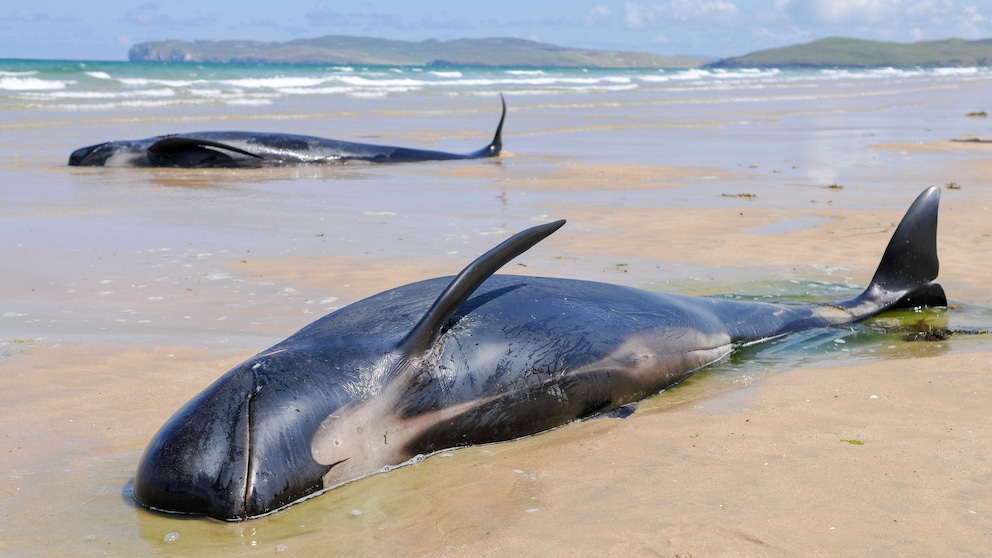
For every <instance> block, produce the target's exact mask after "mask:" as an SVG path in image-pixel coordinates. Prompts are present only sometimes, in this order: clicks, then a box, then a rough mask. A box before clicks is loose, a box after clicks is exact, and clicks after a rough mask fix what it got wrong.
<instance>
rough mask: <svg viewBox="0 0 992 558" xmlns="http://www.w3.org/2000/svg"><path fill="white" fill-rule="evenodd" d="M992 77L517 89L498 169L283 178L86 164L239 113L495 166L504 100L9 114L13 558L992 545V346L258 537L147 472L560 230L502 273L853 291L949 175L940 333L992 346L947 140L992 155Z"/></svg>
mask: <svg viewBox="0 0 992 558" xmlns="http://www.w3.org/2000/svg"><path fill="white" fill-rule="evenodd" d="M913 80H916V81H913ZM984 85H985V83H984V82H973V81H969V80H961V81H960V82H955V81H932V82H931V81H927V80H926V79H923V78H899V79H893V80H891V81H886V82H884V83H881V82H878V83H876V82H867V81H866V82H859V83H852V84H849V85H845V86H844V87H840V86H838V87H837V89H836V91H834V90H833V89H832V90H831V91H833V92H836V93H837V94H836V95H833V96H829V95H828V96H826V97H809V98H807V97H806V96H805V95H806V94H807V93H808V88H807V87H805V85H800V86H792V85H790V84H788V83H781V84H778V85H777V86H776V88H774V89H772V88H770V87H764V88H753V87H752V88H745V89H740V90H733V91H729V92H727V91H723V92H721V91H720V90H716V89H714V90H712V91H709V90H708V91H706V92H705V93H704V94H702V93H701V94H698V95H696V96H695V97H694V101H693V102H689V101H687V100H685V99H688V98H689V96H686V97H685V98H683V97H679V99H682V100H683V101H684V102H679V103H674V104H671V103H670V104H666V101H667V100H669V99H670V97H667V96H666V95H665V94H663V93H652V94H647V93H644V92H638V91H636V90H635V91H630V90H618V91H606V92H592V93H589V92H567V93H558V94H550V93H543V94H541V95H524V94H523V93H521V94H520V95H517V96H513V95H507V104H508V106H509V113H508V116H507V127H506V130H505V135H504V141H505V145H506V149H507V151H508V153H507V154H506V155H505V156H504V157H501V158H498V159H496V160H492V161H465V162H460V161H459V162H432V163H424V164H416V165H406V166H403V165H393V166H372V165H359V166H348V167H344V168H339V167H327V168H294V169H261V170H257V171H231V170H217V169H213V170H177V169H74V168H69V167H66V166H65V160H66V158H67V157H68V154H69V153H70V152H71V151H72V150H73V149H75V148H77V147H81V146H83V145H90V144H93V143H97V142H99V141H105V140H110V139H123V138H128V137H146V136H151V135H157V134H161V133H168V132H170V131H180V130H178V129H175V130H173V128H172V127H176V128H183V129H190V128H194V127H195V128H197V129H208V128H210V127H216V126H220V127H224V128H227V127H228V125H232V123H233V124H237V125H238V127H243V126H251V127H254V128H258V129H280V130H285V131H293V132H294V133H308V134H314V135H324V136H331V137H335V136H337V137H340V138H341V139H358V140H359V141H363V140H364V141H369V139H370V138H371V139H375V140H376V141H382V143H391V144H403V145H410V146H420V147H424V148H432V149H433V148H441V149H445V150H451V151H468V150H471V149H473V148H476V147H478V146H477V145H476V144H477V143H478V144H480V145H481V143H484V142H485V141H488V138H487V136H489V135H490V134H491V130H490V128H491V127H492V126H493V125H494V123H495V121H494V115H495V113H494V111H495V110H496V106H497V105H495V104H494V103H495V101H496V99H497V98H496V97H495V96H493V95H489V96H484V95H478V96H455V97H453V99H444V100H443V103H441V102H440V101H438V99H437V97H435V96H433V94H431V95H426V94H425V95H418V94H417V93H416V92H413V93H405V94H398V95H396V96H394V97H391V98H386V99H377V100H369V99H361V100H355V99H350V100H349V99H346V100H344V101H342V105H345V106H347V110H344V109H341V110H340V111H339V110H331V109H328V108H327V107H326V106H325V105H326V101H324V100H321V99H316V98H310V97H307V98H290V99H288V100H286V99H284V100H277V101H276V102H274V104H273V105H271V106H266V107H262V108H258V107H255V108H252V109H247V108H233V109H232V108H230V107H213V108H211V107H206V108H201V109H197V110H196V111H194V113H195V114H193V116H194V117H195V118H194V119H193V120H183V118H182V117H183V114H184V113H183V110H182V109H177V108H165V109H160V110H159V111H151V112H149V113H148V114H146V115H144V116H139V115H137V113H132V112H129V111H128V110H127V109H120V110H112V111H108V112H105V113H95V112H67V111H56V110H50V109H46V110H37V111H35V112H31V111H29V110H19V111H15V112H11V114H16V118H12V119H10V120H7V121H6V124H5V125H4V126H5V128H4V129H5V130H7V131H8V132H10V133H9V134H8V135H7V137H6V139H4V140H3V141H0V172H2V173H3V176H4V181H3V182H4V186H3V188H4V194H5V195H4V203H3V205H2V206H0V235H2V237H3V238H6V239H9V240H8V242H6V243H4V244H3V245H2V246H0V257H2V258H3V260H4V261H5V262H8V265H7V266H5V274H4V275H5V278H4V280H3V281H2V282H0V408H3V409H4V411H3V417H4V420H3V421H0V423H2V426H0V435H2V437H3V439H4V451H3V452H2V453H0V468H2V469H3V470H4V471H5V473H4V476H3V477H2V480H0V554H4V555H10V556H36V555H46V554H54V553H64V554H69V555H76V556H89V555H105V554H110V555H134V554H139V555H147V554H163V555H172V554H176V555H180V554H181V555H184V556H216V555H221V554H229V553H230V552H232V551H235V552H238V553H239V554H246V555H271V554H273V553H279V554H284V555H290V556H293V555H305V554H313V553H314V552H318V553H326V552H327V550H328V549H334V551H335V552H338V553H341V554H347V555H363V556H373V555H383V554H396V553H397V552H400V553H402V554H405V555H410V556H427V555H431V556H434V555H451V556H510V555H520V554H521V553H524V554H536V553H541V554H555V553H562V552H569V553H572V554H574V553H581V554H597V555H605V556H619V555H629V554H630V553H631V552H634V553H637V554H643V553H648V552H653V553H656V554H659V555H663V556H675V555H683V556H684V555H696V556H712V555H716V556H739V555H741V554H757V555H766V556H777V555H782V556H786V555H797V554H801V555H809V554H814V555H864V554H869V553H876V554H883V555H905V554H938V553H940V554H975V553H980V552H982V551H984V549H985V548H986V547H987V546H988V543H989V539H990V537H992V509H989V507H988V504H987V503H986V501H985V495H986V494H987V492H988V486H989V483H990V482H992V465H990V459H989V458H990V455H992V442H990V440H992V436H990V434H992V432H990V429H992V423H990V422H989V420H988V418H987V416H986V415H987V409H988V408H989V403H990V399H992V389H990V387H992V376H990V366H992V365H989V362H990V358H989V356H990V355H992V344H990V341H989V340H988V339H986V338H985V337H984V336H981V335H973V336H969V335H964V336H959V337H958V336H952V337H951V338H950V339H948V340H944V341H939V342H932V343H909V342H903V341H901V340H899V339H898V338H884V339H881V340H878V339H876V338H870V339H869V341H868V342H864V341H859V342H858V343H857V346H855V343H854V342H853V341H852V340H850V339H848V340H847V342H846V343H844V342H837V341H835V340H834V338H830V339H829V340H828V341H827V342H825V343H824V345H825V346H827V347H828V348H826V349H822V350H818V351H810V352H804V351H802V350H799V349H796V348H794V349H793V350H792V351H791V352H789V354H788V355H787V357H786V358H784V359H782V360H776V359H773V358H770V357H769V356H767V355H763V354H760V353H757V354H753V355H743V356H742V358H741V359H739V360H734V359H731V360H730V361H728V362H725V363H723V364H721V365H719V366H718V367H716V368H715V369H714V370H712V371H708V372H705V373H703V374H700V375H698V376H696V377H694V378H693V379H691V380H690V381H688V382H686V383H685V384H684V385H681V386H678V387H677V388H675V389H673V390H671V391H670V392H666V393H663V394H661V395H659V396H656V397H653V398H650V399H648V400H646V401H644V402H642V404H641V405H640V407H639V408H638V410H637V411H636V412H635V413H634V414H633V415H632V416H631V417H629V418H627V419H624V420H618V419H598V420H591V421H585V422H581V423H575V424H571V425H567V426H565V427H562V428H559V429H557V430H554V431H552V432H549V433H545V434H541V435H538V436H534V437H531V438H527V439H523V440H517V441H514V442H509V443H505V444H497V445H492V446H483V447H473V448H465V449H459V450H454V451H451V452H444V453H442V454H440V455H435V456H432V457H430V458H428V459H426V460H424V461H422V462H419V463H417V464H414V465H410V466H407V467H403V468H399V469H396V470H393V471H390V472H388V473H385V474H381V475H376V476H373V477H370V478H367V479H364V480H361V481H358V482H355V483H352V484H349V485H346V486H344V487H341V488H338V489H335V490H333V491H331V492H329V493H326V494H324V495H321V496H319V497H316V498H313V499H311V500H308V501H306V502H304V503H301V504H298V505H294V506H292V507H290V508H289V509H287V510H284V511H281V512H279V513H277V514H274V515H272V516H268V517H265V518H261V519H258V520H254V521H250V522H245V523H231V524H227V523H221V522H216V521H208V520H180V519H175V518H169V517H163V516H159V515H156V514H152V513H149V512H147V511H145V510H142V509H138V508H136V506H135V505H134V503H133V501H131V500H130V494H129V482H130V480H131V478H132V476H133V474H134V468H135V466H136V464H137V460H138V458H139V456H140V454H141V451H142V450H143V449H144V447H145V445H146V444H147V443H148V440H149V439H150V438H151V436H152V435H153V434H154V432H155V431H156V430H157V429H158V427H159V426H161V425H162V424H163V423H164V422H165V420H166V419H167V418H168V417H169V416H170V415H171V414H172V413H173V412H175V411H176V410H177V409H178V408H179V407H180V406H181V405H183V404H184V403H185V402H186V401H188V400H189V399H190V398H191V397H192V396H193V395H195V394H196V393H198V392H199V391H200V390H202V389H203V388H204V387H206V386H207V385H208V384H209V383H210V382H211V381H213V380H214V379H216V378H217V377H219V376H220V375H221V374H223V373H224V372H225V371H227V370H228V369H230V368H232V367H233V366H235V365H236V364H238V363H239V362H241V361H243V360H245V359H247V358H249V357H250V356H251V355H253V354H255V353H257V352H260V351H262V350H264V349H265V348H266V347H269V346H271V345H272V344H274V343H276V342H278V341H280V340H282V339H284V338H285V337H287V336H289V335H290V334H292V333H293V332H295V331H296V330H297V329H299V328H301V327H303V326H305V325H306V324H308V323H310V322H312V321H314V320H316V319H317V318H319V317H321V316H323V315H325V314H326V313H328V312H330V311H332V310H334V309H336V308H339V307H341V306H344V305H346V304H348V303H351V302H354V301H356V300H359V299H361V298H363V297H365V296H368V295H371V294H374V293H376V292H379V291H382V290H384V289H387V288H390V287H393V286H397V285H400V284H404V283H408V282H412V281H416V280H419V279H424V278H428V277H434V276H441V275H450V274H453V273H456V272H457V271H459V270H460V269H461V268H462V267H463V266H464V265H465V264H467V263H468V262H469V261H471V260H472V259H473V258H474V257H475V256H477V255H478V254H480V253H482V252H484V251H485V250H486V249H488V248H489V247H491V246H493V245H495V244H496V243H498V242H499V241H501V240H503V239H504V238H506V237H508V236H509V235H511V234H513V233H514V232H516V231H518V230H521V229H523V228H526V227H527V226H530V225H533V224H536V223H538V222H544V221H550V220H552V219H557V218H567V219H568V224H567V225H566V226H565V227H564V228H563V229H561V230H560V231H559V232H557V233H555V234H554V235H552V236H551V237H549V238H548V239H547V240H545V241H543V242H541V243H540V244H539V245H537V246H536V247H534V248H533V249H532V250H530V251H528V252H527V253H526V254H524V255H523V256H521V257H520V258H518V259H517V260H514V262H511V263H510V264H509V265H507V266H506V268H505V269H504V270H502V271H501V272H506V273H517V274H532V275H546V276H554V277H573V278H580V279H589V280H597V281H604V282H610V283H618V284H623V285H629V286H634V287H638V288H646V289H652V290H663V291H670V292H677V293H682V294H693V295H718V294H726V293H733V294H740V295H745V296H757V297H766V296H767V297H771V296H786V297H793V298H795V297H803V296H813V295H815V296H818V297H822V296H824V295H825V294H827V293H830V292H834V291H836V292H838V293H844V294H847V295H849V294H853V293H856V292H857V291H858V289H859V288H863V287H864V286H865V285H866V284H867V282H868V281H869V279H870V278H871V274H872V273H873V271H874V269H875V266H876V265H877V263H878V260H879V258H880V256H881V253H882V250H884V248H885V245H886V242H887V241H888V238H889V235H890V234H891V232H892V230H893V228H894V226H895V224H896V223H897V222H898V220H899V218H900V217H901V216H902V214H903V213H904V211H905V210H906V208H907V207H908V206H909V204H910V203H911V202H912V200H913V199H914V198H915V197H916V195H917V194H919V192H920V191H922V190H923V189H924V188H926V187H928V186H931V185H939V186H941V191H942V200H941V210H940V216H939V220H940V222H939V228H938V251H939V254H940V258H941V274H940V278H939V282H940V283H941V284H942V285H944V287H945V289H946V290H947V293H948V296H949V298H950V300H951V302H952V305H953V307H952V308H951V309H949V310H947V311H946V312H944V313H941V314H940V319H941V320H946V322H947V323H948V324H949V325H950V326H951V327H955V326H969V327H970V326H981V325H984V326H992V310H990V309H992V289H990V280H989V278H988V277H989V264H988V260H987V259H986V258H984V257H983V255H984V254H987V253H990V252H992V219H990V218H989V211H990V209H989V208H990V207H992V179H990V178H989V177H992V160H990V159H989V154H990V151H989V149H990V147H989V146H988V145H984V144H980V143H961V142H951V141H949V140H952V139H955V138H964V137H990V136H992V131H990V130H988V122H987V121H986V120H981V119H975V118H969V117H967V116H966V114H967V113H968V112H970V111H973V110H977V109H983V108H987V107H984V106H980V105H981V103H983V102H987V101H984V98H985V97H986V95H985V91H986V89H985V88H984ZM671 95H673V96H675V95H677V93H672V94H671ZM422 103H427V104H426V105H422ZM442 105H444V106H442ZM372 106H376V107H378V109H377V110H375V111H368V112H363V111H359V110H355V109H357V108H361V107H365V108H368V107H372ZM420 106H426V107H427V108H426V109H418V107H420ZM322 107H323V108H322ZM447 109H450V110H451V111H454V113H450V112H445V110H447ZM8 112H9V111H8ZM142 114H144V113H142ZM315 115H320V117H319V118H318V117H317V116H315ZM330 116H336V117H338V118H330ZM289 117H293V118H289ZM329 120H330V121H332V122H333V123H334V124H336V125H338V126H339V127H340V128H339V129H341V130H346V132H347V134H348V137H342V136H341V134H332V133H330V132H329V131H327V130H326V129H325V128H326V124H327V121H329ZM167 128H168V129H167ZM386 140H388V141H386ZM460 147H465V149H460ZM810 293H812V294H810ZM838 338H839V337H838ZM839 339H841V340H842V341H844V339H843V338H839ZM813 353H815V354H813ZM743 357H748V358H743Z"/></svg>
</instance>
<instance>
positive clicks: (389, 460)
mask: <svg viewBox="0 0 992 558" xmlns="http://www.w3.org/2000/svg"><path fill="white" fill-rule="evenodd" d="M939 197H940V190H939V189H938V188H937V187H932V188H930V189H928V190H926V191H925V192H923V193H922V194H921V195H920V196H919V197H918V198H917V199H916V201H915V202H914V203H913V205H912V207H910V208H909V211H908V212H907V213H906V215H905V217H904V218H903V220H902V222H901V223H900V224H899V226H898V227H897V228H896V230H895V233H894V234H893V236H892V239H891V240H890V242H889V244H888V247H887V248H886V249H885V252H884V254H883V256H882V259H881V263H880V264H879V266H878V269H877V271H876V272H875V275H874V277H873V279H872V281H871V284H870V285H869V286H868V288H867V289H866V290H865V291H864V292H863V293H861V294H859V295H857V296H855V297H853V298H851V299H849V300H842V301H838V302H834V303H830V304H814V305H809V306H790V305H782V304H770V303H763V302H747V301H735V300H725V299H718V298H700V297H689V296H678V295H671V294H662V293H656V292H647V291H642V290H638V289H633V288H628V287H622V286H617V285H610V284H606V283H598V282H589V281H578V280H570V279H554V278H541V277H526V276H517V275H494V272H496V271H497V270H498V269H499V268H500V267H502V266H503V265H504V264H506V263H507V262H509V261H510V260H511V259H513V258H515V257H516V256H518V255H520V254H522V253H523V252H525V251H526V250H528V249H529V248H530V247H532V246H533V245H535V244H536V243H538V242H540V241H541V240H542V239H544V238H545V237H547V236H548V235H550V234H551V233H553V232H554V231H555V230H557V229H558V228H559V227H561V226H562V225H563V224H564V221H557V222H553V223H548V224H544V225H540V226H537V227H534V228H531V229H528V230H525V231H523V232H521V233H518V234H517V235H515V236H513V237H511V238H509V239H508V240H506V241H505V242H503V243H502V244H500V245H499V246H497V247H495V248H493V249H492V250H490V251H489V252H487V253H485V254H484V255H482V256H481V257H479V258H478V259H476V260H475V261H473V262H472V263H471V264H469V266H468V267H466V268H465V269H464V270H463V271H462V272H461V273H460V274H459V275H457V276H456V277H454V278H452V277H441V278H436V279H428V280H425V281H420V282H417V283H412V284H409V285H404V286H401V287H397V288H395V289H392V290H388V291H385V292H383V293H380V294H377V295H374V296H372V297H369V298H367V299H365V300H362V301H359V302H356V303H354V304H351V305H349V306H346V307H344V308H342V309H340V310H337V311H335V312H333V313H332V314H330V315H328V316H325V317H324V318H321V319H319V320H317V321H316V322H314V323H312V324H310V325H309V326H307V327H305V328H303V329H302V330H300V331H299V332H297V333H296V334H294V335H292V336H291V337H289V338H288V339H286V340H285V341H283V342H281V343H279V344H277V345H275V346H273V347H271V348H270V349H268V350H266V351H263V352H261V353H259V354H258V355H255V356H254V357H252V358H250V359H248V360H247V361H246V362H244V363H243V364H240V365H238V366H236V367H235V368H234V369H233V370H231V371H229V372H228V373H226V374H225V375H223V376H222V377H221V378H219V379H218V380H217V381H216V382H214V383H213V384H212V385H210V386H209V387H207V388H206V390H205V391H203V392H202V393H201V394H200V395H198V396H197V397H196V398H194V399H193V400H192V401H190V402H189V403H188V404H187V405H186V406H184V407H183V408H182V409H180V410H179V411H178V412H177V413H176V414H175V416H173V417H172V418H171V419H170V420H169V421H168V422H167V423H166V424H165V425H164V426H163V427H162V429H161V430H160V431H159V432H158V433H157V434H156V435H155V436H154V438H153V440H152V441H151V443H150V444H149V446H148V448H147V449H146V451H145V453H144V455H143V456H142V457H141V460H140V463H139V465H138V469H137V473H136V474H135V477H134V497H135V499H136V500H137V501H138V502H139V503H140V504H141V505H143V506H146V507H148V508H151V509H155V510H159V511H164V512H173V513H184V514H198V515H207V516H211V517H214V518H219V519H225V520H240V519H246V518H252V517H256V516H260V515H265V514H268V513H270V512H272V511H275V510H278V509H280V508H283V507H285V506H288V505H289V504H292V503H294V502H297V501H299V500H301V499H304V498H307V497H310V496H312V495H315V494H317V493H319V492H321V491H324V490H327V489H330V488H333V487H335V486H338V485H340V484H342V483H346V482H348V481H352V480H355V479H358V478H361V477H364V476H367V475H370V474H373V473H376V472H379V471H382V470H384V469H385V468H389V467H393V466H396V465H400V464H403V463H406V462H409V461H410V460H411V459H413V458H415V457H417V456H422V455H429V454H431V453H434V452H437V451H440V450H444V449H449V448H456V447H460V446H466V445H470V444H483V443H489V442H498V441H504V440H510V439H514V438H519V437H522V436H527V435H530V434H535V433H538V432H542V431H544V430H548V429H551V428H554V427H557V426H560V425H563V424H566V423H568V422H570V421H574V420H576V419H582V418H585V417H589V416H592V415H596V414H598V413H604V412H608V411H611V410H614V409H618V408H621V407H623V406H626V405H629V404H631V403H634V402H636V401H638V400H640V399H642V398H644V397H647V396H650V395H653V394H656V393H658V392H660V391H662V390H664V389H666V388H668V387H670V386H672V385H674V384H675V383H677V382H679V381H680V380H683V379H684V378H686V377H687V376H689V375H690V374H692V373H693V372H695V371H697V370H699V369H701V368H703V367H705V366H707V365H709V364H712V363H714V362H717V361H719V360H721V359H723V358H725V357H726V356H727V355H729V354H731V353H732V352H733V351H734V350H735V349H737V348H739V347H741V346H743V345H745V344H749V343H753V342H757V341H761V340H765V339H769V338H773V337H776V336H779V335H783V334H787V333H790V332H795V331H799V330H805V329H810V328H819V327H826V326H835V325H839V324H847V323H851V322H855V321H858V320H861V319H864V318H866V317H869V316H872V315H874V314H877V313H879V312H882V311H884V310H886V309H890V308H894V307H917V306H946V304H947V302H946V299H945V297H944V292H943V289H942V288H941V287H940V286H939V285H938V284H936V283H933V282H932V281H933V280H934V279H936V277H937V271H938V262H937V246H936V232H937V206H938V202H939Z"/></svg>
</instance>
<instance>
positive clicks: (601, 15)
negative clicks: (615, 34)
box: [585, 5, 613, 27]
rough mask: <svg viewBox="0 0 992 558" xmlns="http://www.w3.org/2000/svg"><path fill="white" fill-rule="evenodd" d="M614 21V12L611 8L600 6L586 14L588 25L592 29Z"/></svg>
mask: <svg viewBox="0 0 992 558" xmlns="http://www.w3.org/2000/svg"><path fill="white" fill-rule="evenodd" d="M611 19H613V10H611V9H610V7H609V6H605V5H599V6H596V7H594V8H593V9H591V10H589V13H588V14H586V20H585V21H586V25H588V26H590V27H592V26H596V25H605V24H608V23H609V22H610V20H611Z"/></svg>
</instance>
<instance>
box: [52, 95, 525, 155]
mask: <svg viewBox="0 0 992 558" xmlns="http://www.w3.org/2000/svg"><path fill="white" fill-rule="evenodd" d="M501 101H502V104H503V112H502V115H501V116H500V119H499V124H498V125H497V126H496V134H495V135H494V136H493V140H492V142H490V143H489V145H487V146H485V147H483V148H482V149H479V150H478V151H473V152H471V153H446V152H444V151H429V150H424V149H410V148H406V147H393V146H387V145H374V144H367V143H356V142H350V141H340V140H334V139H326V138H319V137H313V136H300V135H294V134H276V133H266V132H192V133H186V134H172V135H168V136H156V137H153V138H145V139H139V140H123V141H109V142H106V143H100V144H97V145H91V146H88V147H82V148H80V149H77V150H75V151H73V152H72V154H71V155H70V156H69V166H74V167H102V166H108V167H110V166H115V167H123V166H128V167H178V168H210V167H220V168H242V167H247V168H256V167H272V166H289V165H328V164H340V163H347V162H349V161H366V162H370V163H408V162H416V161H445V160H450V159H481V158H484V157H496V156H497V155H499V153H500V151H501V150H502V149H503V137H502V136H503V121H504V120H505V119H506V102H505V101H503V100H502V97H501Z"/></svg>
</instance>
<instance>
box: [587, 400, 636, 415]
mask: <svg viewBox="0 0 992 558" xmlns="http://www.w3.org/2000/svg"><path fill="white" fill-rule="evenodd" d="M637 404H638V402H637V401H635V402H633V403H628V404H626V405H623V406H620V407H617V408H616V409H611V410H609V411H606V412H604V413H599V414H597V415H593V416H591V417H589V419H590V420H591V419H599V418H613V419H625V418H627V417H629V416H630V415H632V414H634V411H636V410H637Z"/></svg>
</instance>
